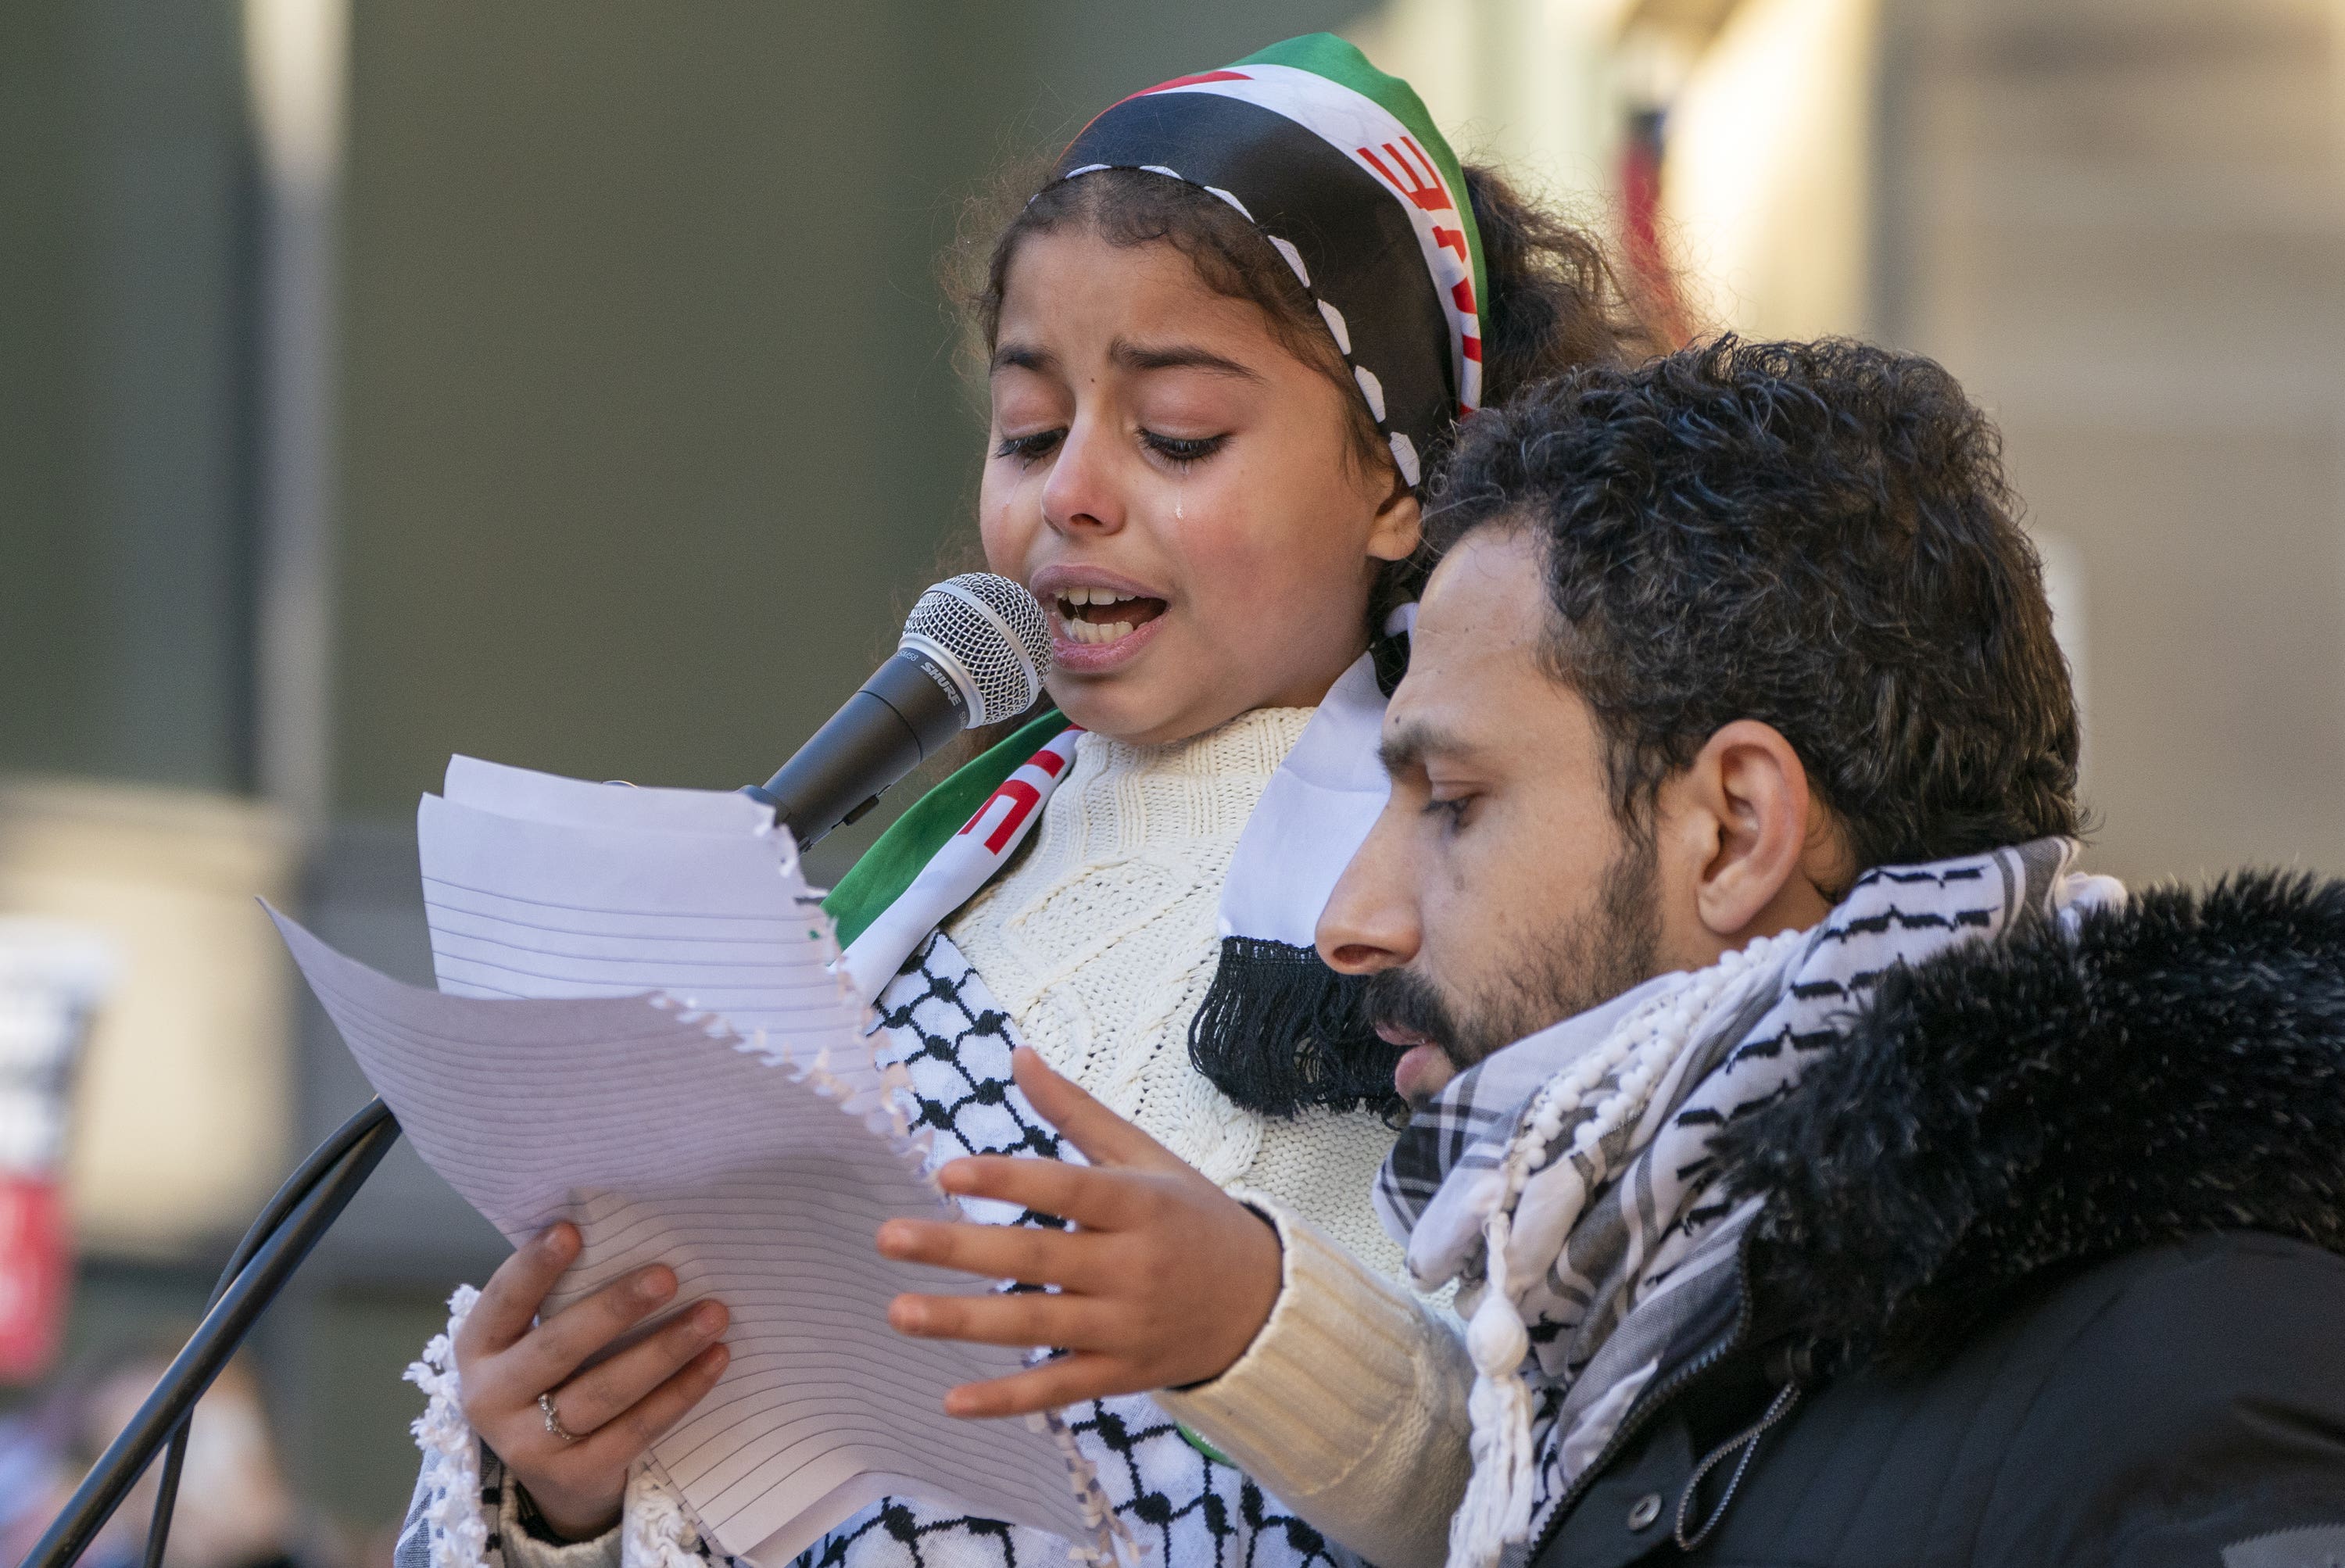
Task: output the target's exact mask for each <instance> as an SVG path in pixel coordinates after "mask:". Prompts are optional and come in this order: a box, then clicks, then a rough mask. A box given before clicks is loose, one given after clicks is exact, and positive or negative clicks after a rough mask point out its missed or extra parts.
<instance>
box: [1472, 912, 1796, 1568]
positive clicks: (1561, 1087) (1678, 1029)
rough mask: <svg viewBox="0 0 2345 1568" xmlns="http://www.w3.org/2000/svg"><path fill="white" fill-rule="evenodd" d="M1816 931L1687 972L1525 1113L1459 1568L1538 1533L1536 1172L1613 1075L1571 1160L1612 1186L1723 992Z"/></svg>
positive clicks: (1582, 1124)
mask: <svg viewBox="0 0 2345 1568" xmlns="http://www.w3.org/2000/svg"><path fill="white" fill-rule="evenodd" d="M1804 934H1805V933H1803V932H1787V933H1785V934H1784V935H1782V936H1777V937H1764V938H1761V939H1760V940H1759V941H1757V942H1752V943H1751V945H1750V946H1748V947H1746V948H1744V949H1742V950H1741V952H1730V953H1728V954H1727V955H1726V956H1725V957H1724V958H1722V959H1721V960H1720V961H1719V962H1717V963H1715V964H1712V965H1711V967H1710V968H1708V969H1705V970H1702V971H1700V972H1699V973H1696V974H1692V975H1689V976H1687V977H1686V981H1685V983H1683V984H1681V985H1679V986H1675V987H1673V988H1671V989H1670V990H1669V991H1666V992H1664V993H1661V994H1660V995H1659V996H1656V997H1655V998H1653V999H1652V1001H1651V1002H1650V1003H1647V1004H1646V1005H1645V1006H1644V1007H1642V1008H1639V1010H1638V1011H1637V1012H1635V1013H1631V1014H1629V1017H1628V1018H1626V1019H1624V1020H1623V1021H1622V1022H1621V1023H1620V1025H1619V1027H1618V1028H1616V1029H1614V1030H1613V1032H1612V1033H1611V1035H1610V1037H1609V1039H1607V1040H1606V1041H1605V1042H1604V1044H1602V1045H1600V1046H1599V1047H1598V1048H1597V1049H1596V1050H1594V1051H1592V1052H1590V1053H1589V1054H1588V1055H1586V1056H1584V1057H1582V1058H1581V1059H1580V1060H1579V1063H1577V1064H1575V1065H1573V1067H1572V1068H1571V1069H1570V1070H1569V1071H1568V1072H1566V1073H1564V1074H1560V1075H1559V1076H1558V1077H1556V1078H1555V1079H1553V1080H1551V1081H1550V1082H1549V1083H1548V1084H1547V1085H1546V1086H1545V1087H1544V1088H1542V1089H1541V1090H1540V1091H1539V1093H1538V1096H1537V1097H1536V1098H1535V1099H1533V1101H1532V1102H1531V1104H1530V1105H1528V1107H1526V1109H1525V1110H1524V1113H1523V1115H1522V1119H1521V1122H1520V1124H1519V1130H1518V1132H1517V1134H1516V1135H1515V1137H1514V1138H1513V1139H1512V1140H1511V1142H1510V1143H1509V1144H1508V1148H1507V1154H1506V1158H1505V1160H1504V1161H1503V1162H1502V1163H1501V1165H1500V1166H1499V1170H1498V1176H1499V1181H1500V1184H1501V1186H1500V1190H1499V1193H1498V1196H1497V1203H1496V1205H1495V1206H1494V1207H1492V1209H1491V1211H1490V1214H1489V1217H1488V1218H1487V1219H1486V1220H1484V1221H1483V1225H1482V1237H1483V1247H1484V1255H1483V1256H1484V1268H1485V1274H1484V1278H1483V1280H1482V1283H1481V1299H1480V1301H1479V1302H1478V1303H1477V1305H1476V1306H1475V1308H1474V1311H1473V1316H1472V1318H1471V1319H1470V1320H1469V1321H1468V1323H1467V1329H1466V1349H1467V1354H1468V1355H1469V1356H1471V1357H1472V1358H1473V1361H1474V1391H1473V1394H1472V1396H1471V1398H1470V1399H1469V1400H1468V1401H1467V1414H1468V1415H1469V1416H1470V1418H1471V1419H1472V1420H1473V1429H1474V1430H1473V1438H1472V1451H1473V1456H1474V1474H1473V1479H1472V1480H1471V1481H1468V1482H1467V1488H1466V1498H1465V1501H1464V1502H1462V1503H1461V1504H1460V1505H1459V1506H1458V1510H1457V1514H1456V1515H1455V1516H1454V1517H1453V1518H1452V1519H1451V1521H1450V1526H1449V1561H1450V1563H1451V1564H1452V1568H1488V1565H1489V1564H1491V1563H1496V1562H1497V1560H1498V1555H1499V1553H1501V1552H1503V1551H1504V1550H1505V1549H1506V1547H1507V1546H1508V1545H1510V1544H1512V1543H1516V1542H1518V1541H1521V1540H1524V1539H1525V1538H1526V1537H1528V1534H1529V1533H1530V1521H1531V1506H1532V1502H1533V1501H1534V1497H1535V1493H1536V1489H1537V1482H1538V1469H1537V1466H1536V1465H1535V1464H1534V1463H1533V1451H1532V1442H1531V1409H1532V1398H1531V1390H1530V1383H1529V1380H1528V1379H1527V1378H1526V1377H1525V1375H1524V1362H1525V1361H1527V1360H1528V1359H1529V1357H1530V1349H1531V1345H1530V1332H1529V1330H1528V1329H1527V1328H1526V1327H1525V1326H1524V1323H1523V1319H1522V1313H1521V1310H1520V1308H1519V1307H1518V1297H1519V1296H1520V1295H1521V1294H1522V1293H1523V1291H1522V1288H1517V1287H1515V1286H1514V1283H1513V1281H1512V1280H1511V1279H1510V1278H1509V1277H1508V1243H1509V1242H1510V1241H1511V1240H1512V1239H1513V1234H1514V1218H1515V1207H1516V1204H1517V1202H1518V1200H1519V1199H1520V1198H1521V1196H1522V1192H1523V1186H1524V1184H1525V1183H1526V1182H1527V1181H1528V1179H1529V1177H1530V1175H1531V1172H1532V1171H1533V1170H1534V1169H1538V1168H1544V1167H1546V1166H1548V1165H1549V1164H1551V1163H1553V1160H1554V1158H1555V1157H1557V1156H1553V1155H1552V1152H1551V1151H1552V1150H1553V1148H1554V1145H1555V1142H1556V1140H1557V1139H1558V1137H1560V1136H1561V1135H1562V1134H1563V1130H1564V1127H1565V1125H1566V1124H1567V1123H1569V1122H1570V1121H1571V1120H1572V1118H1574V1117H1575V1116H1579V1114H1580V1112H1581V1110H1582V1108H1583V1107H1584V1106H1585V1105H1586V1103H1587V1100H1588V1096H1589V1095H1590V1094H1591V1093H1593V1092H1594V1091H1595V1090H1596V1089H1597V1088H1598V1087H1599V1085H1602V1084H1605V1083H1607V1082H1608V1081H1609V1082H1610V1083H1611V1084H1612V1088H1611V1090H1610V1092H1609V1094H1607V1095H1604V1097H1603V1098H1601V1099H1599V1100H1598V1101H1597V1102H1596V1104H1595V1105H1594V1107H1593V1108H1592V1111H1591V1112H1590V1114H1589V1115H1586V1116H1585V1117H1582V1118H1581V1119H1580V1120H1579V1122H1578V1124H1577V1125H1576V1126H1575V1127H1574V1129H1573V1132H1572V1138H1571V1145H1570V1147H1569V1148H1568V1150H1566V1151H1565V1152H1564V1154H1563V1155H1562V1156H1560V1157H1561V1158H1562V1159H1565V1160H1568V1162H1570V1164H1569V1169H1570V1170H1571V1171H1572V1172H1573V1173H1574V1174H1575V1175H1576V1176H1578V1178H1579V1181H1580V1183H1581V1185H1582V1186H1583V1189H1584V1188H1586V1187H1589V1186H1595V1185H1598V1184H1599V1183H1601V1182H1602V1181H1603V1180H1604V1178H1605V1175H1606V1174H1607V1173H1606V1171H1605V1162H1604V1158H1603V1155H1602V1145H1603V1144H1604V1143H1605V1141H1606V1140H1607V1139H1609V1138H1613V1137H1616V1136H1618V1135H1619V1134H1620V1133H1621V1132H1622V1131H1623V1130H1624V1129H1625V1128H1627V1127H1628V1126H1629V1125H1631V1124H1633V1123H1635V1122H1637V1121H1639V1120H1641V1119H1642V1118H1643V1116H1644V1115H1645V1112H1646V1109H1647V1108H1648V1107H1649V1106H1650V1104H1651V1103H1652V1097H1653V1093H1654V1090H1655V1088H1656V1087H1657V1086H1658V1085H1659V1084H1660V1081H1661V1078H1662V1076H1663V1075H1664V1074H1666V1073H1667V1072H1668V1071H1669V1069H1670V1066H1671V1064H1674V1063H1675V1062H1676V1061H1677V1060H1678V1058H1679V1056H1680V1055H1681V1054H1683V1053H1684V1051H1685V1048H1686V1046H1687V1044H1689V1043H1690V1041H1691V1040H1692V1038H1693V1036H1694V1033H1695V1032H1696V1031H1697V1030H1698V1029H1700V1027H1701V1025H1702V1024H1704V1023H1707V1022H1709V1021H1710V1019H1711V1014H1712V1013H1713V1012H1714V1010H1715V1008H1716V1006H1717V1003H1718V1002H1719V999H1720V997H1721V994H1723V993H1727V992H1728V991H1729V990H1730V989H1731V988H1733V987H1734V986H1735V984H1736V983H1737V982H1739V981H1741V979H1742V978H1743V977H1744V976H1746V975H1748V974H1751V973H1752V972H1756V971H1759V970H1762V969H1765V968H1768V967H1771V966H1772V965H1774V964H1777V963H1779V962H1782V957H1783V955H1784V954H1785V953H1786V952H1788V951H1789V950H1790V949H1792V947H1794V946H1796V945H1798V943H1799V942H1802V941H1803V940H1804Z"/></svg>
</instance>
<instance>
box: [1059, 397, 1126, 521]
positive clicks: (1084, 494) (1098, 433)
mask: <svg viewBox="0 0 2345 1568" xmlns="http://www.w3.org/2000/svg"><path fill="white" fill-rule="evenodd" d="M1110 434H1111V433H1109V432H1107V431H1105V430H1104V429H1103V428H1102V427H1101V424H1100V423H1099V422H1098V421H1096V420H1089V419H1081V418H1078V419H1077V420H1076V421H1075V422H1074V423H1072V424H1071V425H1070V426H1069V427H1068V429H1067V433H1066V436H1065V438H1064V439H1063V440H1062V441H1061V443H1059V451H1058V454H1057V457H1056V459H1055V460H1054V461H1053V462H1052V463H1051V476H1050V478H1049V479H1047V480H1045V481H1044V482H1043V484H1042V521H1043V522H1045V523H1047V524H1050V525H1051V527H1052V528H1054V529H1056V530H1057V531H1058V532H1060V533H1061V534H1112V533H1115V532H1116V531H1117V530H1119V529H1121V528H1122V526H1123V519H1124V504H1123V496H1122V491H1121V489H1120V488H1119V486H1118V485H1117V484H1116V476H1115V463H1114V451H1113V448H1114V443H1113V442H1112V440H1111V439H1109V436H1110Z"/></svg>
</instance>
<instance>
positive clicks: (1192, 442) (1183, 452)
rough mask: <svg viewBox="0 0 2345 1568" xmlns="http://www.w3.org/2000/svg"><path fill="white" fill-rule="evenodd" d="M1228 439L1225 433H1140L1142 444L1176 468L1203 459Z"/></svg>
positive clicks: (1223, 444)
mask: <svg viewBox="0 0 2345 1568" xmlns="http://www.w3.org/2000/svg"><path fill="white" fill-rule="evenodd" d="M1229 439H1230V438H1229V437H1228V436H1226V435H1201V436H1180V435H1159V434H1158V433H1156V432H1154V431H1152V430H1143V431H1142V432H1141V433H1140V442H1141V444H1142V446H1145V447H1146V448H1148V450H1149V451H1151V452H1152V453H1155V454H1156V455H1157V456H1158V457H1160V458H1162V459H1163V460H1164V461H1165V462H1166V463H1171V464H1173V466H1174V467H1176V468H1186V467H1188V466H1189V465H1190V464H1191V463H1201V462H1203V461H1204V460H1205V459H1206V458H1208V457H1211V456H1213V453H1217V452H1219V451H1221V449H1222V448H1223V446H1225V445H1227V444H1228V443H1229Z"/></svg>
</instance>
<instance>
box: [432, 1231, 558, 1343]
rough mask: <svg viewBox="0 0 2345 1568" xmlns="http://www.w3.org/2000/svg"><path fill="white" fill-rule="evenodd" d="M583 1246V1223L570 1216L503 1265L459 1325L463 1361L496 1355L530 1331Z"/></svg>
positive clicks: (540, 1234)
mask: <svg viewBox="0 0 2345 1568" xmlns="http://www.w3.org/2000/svg"><path fill="white" fill-rule="evenodd" d="M578 1247H579V1239H578V1227H576V1226H574V1225H572V1224H570V1223H569V1222H568V1221H566V1220H565V1221H563V1223H561V1224H559V1225H550V1226H547V1227H545V1228H544V1229H543V1230H541V1231H539V1232H538V1233H537V1234H536V1235H535V1236H533V1237H531V1238H530V1239H529V1240H528V1241H526V1242H524V1243H523V1245H522V1247H521V1248H520V1250H518V1251H516V1252H515V1253H514V1254H513V1256H512V1257H508V1258H506V1259H505V1260H504V1261H503V1263H500V1264H498V1265H497V1271H496V1272H495V1273H494V1274H492V1275H490V1276H489V1282H488V1283H487V1284H486V1285H483V1286H482V1287H481V1298H480V1299H479V1300H478V1301H476V1302H474V1303H473V1304H472V1311H471V1312H469V1313H467V1314H465V1317H464V1325H463V1327H462V1328H461V1329H457V1330H456V1347H455V1349H456V1360H457V1364H458V1365H459V1366H460V1367H461V1366H462V1365H464V1364H465V1363H467V1362H470V1361H473V1360H476V1359H479V1358H481V1357H482V1356H493V1355H495V1354H496V1353H497V1352H498V1351H500V1350H502V1349H504V1348H505V1347H506V1346H508V1345H510V1344H512V1343H513V1341H514V1340H516V1339H520V1338H521V1337H522V1336H523V1334H526V1333H528V1332H529V1326H530V1323H531V1321H532V1319H535V1318H536V1316H537V1308H538V1304H539V1303H540V1302H542V1301H543V1300H544V1299H545V1293H546V1292H547V1291H549V1290H551V1289H553V1282H554V1281H555V1280H557V1279H559V1278H562V1271H563V1269H565V1268H569V1267H570V1265H571V1264H572V1263H573V1262H574V1260H575V1259H576V1258H577V1257H578Z"/></svg>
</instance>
